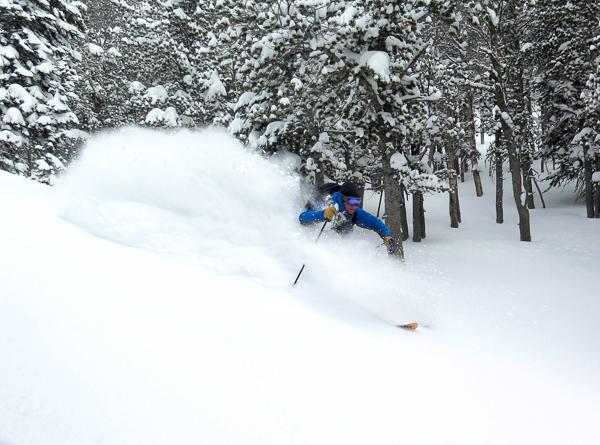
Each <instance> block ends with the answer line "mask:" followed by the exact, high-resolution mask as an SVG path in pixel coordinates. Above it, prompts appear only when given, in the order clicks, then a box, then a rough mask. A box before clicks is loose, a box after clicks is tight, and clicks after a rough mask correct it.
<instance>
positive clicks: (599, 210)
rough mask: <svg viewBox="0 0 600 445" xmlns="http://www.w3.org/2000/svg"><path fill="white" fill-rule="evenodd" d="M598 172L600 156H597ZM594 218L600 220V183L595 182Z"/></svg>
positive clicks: (597, 169) (598, 169)
mask: <svg viewBox="0 0 600 445" xmlns="http://www.w3.org/2000/svg"><path fill="white" fill-rule="evenodd" d="M596 171H597V172H598V171H600V156H598V155H596ZM594 218H600V181H596V182H594Z"/></svg>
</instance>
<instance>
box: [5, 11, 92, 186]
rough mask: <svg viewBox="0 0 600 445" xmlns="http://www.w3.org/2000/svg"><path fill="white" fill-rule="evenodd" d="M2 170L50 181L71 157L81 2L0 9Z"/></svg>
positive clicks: (81, 22) (74, 120)
mask: <svg viewBox="0 0 600 445" xmlns="http://www.w3.org/2000/svg"><path fill="white" fill-rule="evenodd" d="M0 7H1V8H2V14H1V15H0V115H1V122H0V168H2V169H5V170H8V171H10V172H13V173H19V174H22V175H27V176H30V177H32V178H34V179H36V180H39V181H43V182H48V183H52V182H53V181H54V177H55V174H56V173H57V172H58V171H59V170H61V169H62V168H63V166H64V164H65V162H67V161H68V160H69V158H70V157H71V156H72V152H71V149H72V145H73V144H72V143H71V142H70V141H69V137H70V136H72V135H73V133H70V132H69V129H70V128H71V127H73V126H74V125H76V124H77V123H78V119H77V116H76V115H75V114H74V113H73V112H72V110H71V108H70V106H71V103H72V102H73V100H74V99H75V98H76V95H75V93H74V88H75V87H74V81H75V79H76V73H75V71H74V69H73V57H76V56H77V55H76V54H75V53H74V52H73V50H72V48H73V45H74V43H75V42H76V41H77V40H78V39H79V38H81V37H82V30H83V19H82V10H83V9H84V5H83V4H82V3H81V2H74V1H69V0H45V1H37V2H32V1H29V0H5V1H3V2H2V4H1V5H0Z"/></svg>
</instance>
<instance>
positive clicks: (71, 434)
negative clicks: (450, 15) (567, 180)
mask: <svg viewBox="0 0 600 445" xmlns="http://www.w3.org/2000/svg"><path fill="white" fill-rule="evenodd" d="M292 162H293V160H290V159H287V158H285V157H283V158H280V159H278V160H277V161H273V162H268V161H266V160H264V159H263V158H260V157H259V156H257V155H255V154H252V153H249V152H247V151H245V150H244V149H243V148H242V147H241V146H239V145H238V144H237V143H236V142H234V141H233V140H232V139H230V138H229V136H227V135H225V134H224V133H220V132H217V131H205V132H200V133H192V132H177V133H173V132H171V133H160V132H156V131H150V130H139V129H129V130H123V131H121V132H118V133H114V134H109V135H104V136H102V137H98V138H96V139H94V140H92V141H91V143H90V145H89V147H88V148H87V149H86V151H85V152H84V154H83V157H82V158H81V159H80V160H79V161H78V162H77V163H76V164H75V165H74V166H73V167H72V169H71V170H70V171H69V172H68V174H67V175H66V176H64V177H63V178H61V179H60V181H59V183H58V184H57V186H55V187H53V188H49V187H46V186H43V185H40V184H36V183H33V182H29V181H27V180H25V179H22V178H19V177H16V176H13V175H9V174H7V173H4V172H0V200H1V202H2V204H3V209H4V211H3V217H2V218H1V219H0V231H1V233H2V234H3V237H2V255H1V256H0V280H1V283H2V284H1V286H0V329H1V334H2V335H0V357H2V365H1V366H0V444H2V445H21V444H40V445H42V444H43V445H54V444H56V445H59V444H60V445H63V444H77V445H84V444H100V443H105V444H111V445H120V444H142V443H143V444H210V445H217V444H244V445H250V444H260V445H265V444H277V445H282V444H310V445H313V444H328V445H329V444H361V445H362V444H382V445H387V444H390V445H391V444H401V443H411V444H457V445H458V444H460V445H468V444H473V445H481V444H511V445H512V444H542V443H543V444H597V443H599V442H600V433H598V429H597V424H598V421H599V420H600V383H599V381H598V375H600V353H599V352H598V351H600V325H599V323H598V320H599V319H600V300H599V298H598V295H597V287H598V286H597V280H598V270H599V268H598V255H599V252H600V236H599V235H600V226H599V225H598V222H597V221H595V220H591V219H587V218H585V208H583V207H582V206H581V205H580V204H578V203H575V202H574V199H573V198H574V197H573V195H572V194H571V192H570V191H569V190H565V191H564V192H562V193H557V192H553V193H554V194H552V195H549V196H547V197H546V199H547V204H548V206H549V208H547V209H536V210H534V211H532V235H533V242H532V243H522V242H519V241H518V229H517V227H516V221H517V219H516V215H515V212H514V209H513V207H514V205H513V204H512V202H511V200H510V198H511V197H510V193H509V192H508V191H507V192H506V196H505V221H506V222H505V224H504V225H497V224H495V223H494V201H493V199H494V198H493V184H492V183H491V182H489V181H488V182H484V192H485V195H484V197H483V198H476V197H475V196H474V195H475V194H474V191H473V184H472V183H471V182H469V181H467V182H466V183H464V184H461V185H460V187H461V188H460V192H461V206H462V216H463V224H462V225H461V227H460V228H459V229H451V228H450V227H449V222H448V202H447V196H445V195H440V196H433V197H427V198H426V201H425V208H426V211H427V224H428V226H427V238H426V239H425V240H424V242H422V243H421V244H415V243H412V242H410V241H409V242H407V243H406V255H407V264H406V265H405V266H402V265H401V264H398V263H397V262H394V261H391V260H390V259H388V257H387V255H386V254H385V252H384V249H383V248H378V247H377V246H378V245H379V244H380V240H379V238H378V237H377V236H376V235H374V234H372V233H366V232H364V231H361V230H360V229H357V230H355V232H354V233H353V234H352V235H351V236H350V237H349V238H345V239H343V240H340V239H339V238H338V237H337V236H336V235H334V234H333V233H330V232H328V231H326V232H325V236H324V237H322V238H321V240H320V241H319V243H318V244H315V243H314V239H315V237H316V235H317V233H318V230H319V227H318V225H317V226H315V227H311V228H306V227H301V226H300V225H299V224H298V222H297V216H298V213H299V212H300V211H301V209H302V207H303V204H304V200H305V191H304V190H303V189H302V187H301V182H300V179H299V178H298V177H297V176H294V175H293V174H292V173H290V166H291V163H292ZM366 196H367V198H369V201H368V202H367V206H366V207H367V209H368V210H372V211H373V212H374V211H375V209H376V207H377V200H378V196H376V195H373V196H371V194H370V192H368V193H367V195H366ZM542 212H544V218H543V219H542V218H537V216H538V215H539V214H540V213H542ZM303 263H306V264H307V267H306V270H305V271H304V273H303V275H302V277H301V279H300V281H299V283H298V285H297V286H295V287H292V286H291V283H292V281H293V279H294V278H295V276H296V274H297V272H298V270H299V268H300V266H301V265H302V264H303ZM407 321H418V322H420V323H422V324H423V325H424V326H423V327H422V328H420V329H419V330H417V331H416V332H406V331H402V330H399V329H397V328H395V327H393V324H394V323H397V322H407Z"/></svg>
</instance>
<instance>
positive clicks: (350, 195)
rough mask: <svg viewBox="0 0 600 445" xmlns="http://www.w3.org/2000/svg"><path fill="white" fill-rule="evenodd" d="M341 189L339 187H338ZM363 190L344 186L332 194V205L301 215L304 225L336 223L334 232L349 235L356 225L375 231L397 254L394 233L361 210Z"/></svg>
mask: <svg viewBox="0 0 600 445" xmlns="http://www.w3.org/2000/svg"><path fill="white" fill-rule="evenodd" d="M338 187H339V186H338ZM361 196H362V193H361V190H360V189H359V188H358V187H357V186H356V184H354V183H352V182H345V183H344V184H342V186H341V188H340V190H339V191H336V192H334V193H332V194H331V204H330V205H328V206H327V207H325V208H324V209H322V210H313V209H309V210H306V211H304V212H302V213H301V214H300V216H299V217H298V219H299V220H300V222H301V223H302V224H309V223H314V222H319V221H325V220H327V221H334V223H333V230H335V231H336V232H338V233H342V234H343V233H347V232H349V231H351V230H352V229H353V228H354V225H355V224H356V225H357V226H359V227H362V228H365V229H369V230H373V231H375V232H377V233H378V234H379V236H381V238H382V239H383V243H384V244H385V246H386V247H387V249H388V252H389V253H390V254H396V253H397V250H398V245H397V243H396V242H395V240H394V238H393V237H392V231H391V230H390V229H389V227H388V226H386V225H385V223H384V222H383V221H381V220H380V219H378V218H376V217H375V216H373V215H371V214H370V213H369V212H367V211H366V210H364V209H362V208H360V207H359V206H360V203H361V198H360V197H361Z"/></svg>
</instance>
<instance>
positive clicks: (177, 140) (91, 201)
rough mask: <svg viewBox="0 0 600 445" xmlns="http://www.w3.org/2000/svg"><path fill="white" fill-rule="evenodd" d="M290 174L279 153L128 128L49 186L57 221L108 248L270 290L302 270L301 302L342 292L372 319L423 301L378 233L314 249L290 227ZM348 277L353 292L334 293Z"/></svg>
mask: <svg viewBox="0 0 600 445" xmlns="http://www.w3.org/2000/svg"><path fill="white" fill-rule="evenodd" d="M292 170H293V169H292V168H290V159H289V158H287V157H286V156H277V157H274V158H272V159H270V160H268V159H266V158H264V157H262V156H260V155H258V154H257V153H255V152H252V151H250V150H248V149H246V148H245V147H243V146H242V145H241V144H240V143H239V142H238V141H236V140H235V139H234V138H232V137H231V136H229V135H228V134H227V133H226V132H224V131H221V130H219V129H205V130H200V131H190V130H178V131H170V132H165V131H159V130H151V129H140V128H126V129H122V130H118V131H114V132H108V133H103V134H100V135H98V136H96V137H94V138H92V139H91V140H90V141H89V143H88V145H87V147H85V149H84V151H83V153H82V155H81V157H80V159H79V160H78V161H77V162H76V163H75V164H74V165H73V166H72V167H71V169H70V170H69V172H68V173H67V174H66V175H65V176H64V177H62V178H61V179H60V181H59V183H58V185H57V190H58V195H59V197H60V200H61V204H60V205H61V216H62V217H63V218H64V219H66V220H67V221H69V222H71V223H73V224H75V225H76V226H78V227H80V228H82V229H84V230H86V231H88V232H90V233H92V234H94V235H95V236H98V237H101V238H104V239H107V240H110V241H113V242H117V243H120V244H124V245H128V246H131V247H135V248H140V249H145V250H150V251H153V252H155V253H157V254H161V255H165V254H167V255H176V256H178V255H185V256H189V257H192V258H195V259H197V260H198V261H199V262H200V263H201V264H202V265H203V266H204V267H208V268H210V269H213V270H216V271H218V272H220V273H222V274H225V275H241V276H247V277H249V278H251V279H253V280H259V281H260V282H261V283H263V285H265V286H268V287H273V286H275V287H286V286H289V285H290V283H291V281H293V279H294V277H295V274H296V273H297V271H298V269H299V267H300V266H301V265H302V264H303V263H308V267H307V269H306V272H305V274H304V275H303V277H302V284H303V286H304V288H305V289H307V291H308V294H325V295H329V296H330V298H331V299H333V300H335V299H337V298H338V295H340V294H343V295H344V296H343V297H342V298H343V299H344V301H345V303H347V302H348V299H349V300H353V301H354V303H356V304H358V305H359V306H365V305H366V306H368V308H369V310H373V311H374V312H376V313H387V312H389V310H390V308H391V307H398V297H399V295H400V294H402V301H403V302H404V303H403V304H402V305H401V306H400V308H401V310H402V311H403V312H404V316H406V315H407V314H406V312H407V310H408V308H407V304H408V305H409V306H410V305H412V306H415V305H417V306H418V302H415V301H413V302H410V298H407V295H421V294H422V292H423V291H422V290H421V289H420V288H419V287H420V286H419V284H418V280H416V281H415V280H412V282H407V281H406V280H405V279H403V277H402V273H401V272H399V270H398V269H399V268H398V265H397V264H394V263H392V262H391V261H389V260H388V259H387V255H386V254H385V252H384V249H383V248H378V247H377V246H379V245H380V243H381V241H380V239H379V237H378V236H377V235H376V234H375V233H373V232H369V231H364V230H362V229H357V230H356V231H355V233H353V234H352V235H350V236H349V237H346V238H344V239H341V238H340V237H339V236H337V235H336V234H334V233H333V232H329V231H326V232H325V235H324V236H323V237H322V238H321V240H320V241H319V244H318V245H317V244H315V243H314V240H315V236H316V233H317V232H318V230H319V228H320V226H321V225H320V224H315V225H313V226H311V227H302V226H301V225H300V224H299V223H298V214H299V213H300V212H301V211H302V210H303V207H304V204H305V201H306V190H305V188H303V187H302V180H301V178H300V177H299V176H298V175H297V174H295V173H294V172H293V171H292ZM344 279H346V280H350V281H351V283H349V284H350V285H351V287H352V289H353V292H350V293H348V292H339V291H338V290H337V289H338V287H339V285H340V284H341V281H340V280H344ZM411 283H412V284H411ZM407 301H409V302H408V303H407ZM336 304H337V303H336Z"/></svg>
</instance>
